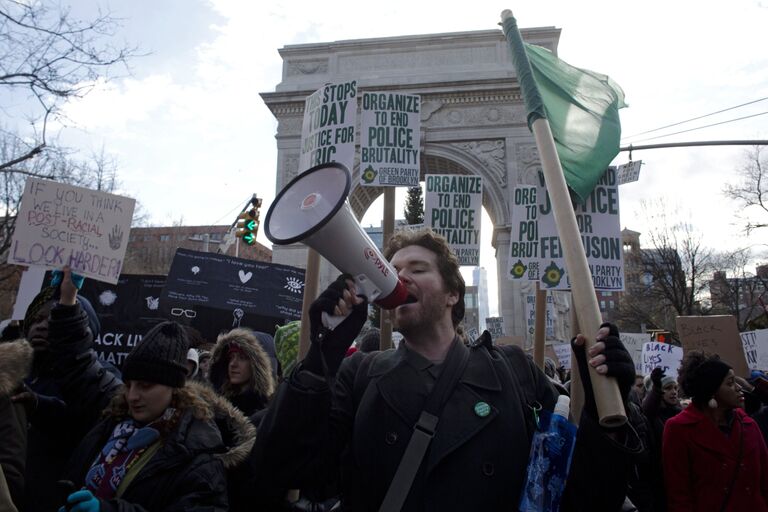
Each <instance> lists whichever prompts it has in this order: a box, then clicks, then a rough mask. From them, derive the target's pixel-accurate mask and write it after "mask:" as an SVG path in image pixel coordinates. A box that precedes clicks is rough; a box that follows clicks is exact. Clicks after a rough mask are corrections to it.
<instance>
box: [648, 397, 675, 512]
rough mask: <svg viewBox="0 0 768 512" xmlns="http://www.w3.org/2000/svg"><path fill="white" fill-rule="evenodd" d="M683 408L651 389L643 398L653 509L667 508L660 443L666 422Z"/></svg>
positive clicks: (662, 511)
mask: <svg viewBox="0 0 768 512" xmlns="http://www.w3.org/2000/svg"><path fill="white" fill-rule="evenodd" d="M682 410H683V408H682V407H680V406H671V405H669V404H667V403H665V402H664V399H663V398H662V394H661V393H660V392H658V391H657V390H656V389H653V388H652V389H651V390H650V391H648V393H646V395H645V398H644V399H643V414H645V417H646V418H647V419H648V424H649V425H650V428H651V430H650V435H651V438H650V440H649V441H650V442H649V443H648V446H649V452H650V464H651V473H650V474H651V482H650V483H651V486H650V489H651V491H652V497H653V501H652V503H653V511H654V512H664V511H665V510H667V493H666V489H665V485H664V467H663V463H662V456H661V444H662V439H663V436H664V425H665V424H666V422H667V421H668V420H669V419H670V418H673V417H675V416H677V415H678V414H680V412H681V411H682Z"/></svg>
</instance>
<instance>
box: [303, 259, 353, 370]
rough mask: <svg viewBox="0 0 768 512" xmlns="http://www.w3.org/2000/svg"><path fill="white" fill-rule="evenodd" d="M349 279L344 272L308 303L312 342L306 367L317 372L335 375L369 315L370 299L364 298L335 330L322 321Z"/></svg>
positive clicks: (339, 297)
mask: <svg viewBox="0 0 768 512" xmlns="http://www.w3.org/2000/svg"><path fill="white" fill-rule="evenodd" d="M347 280H353V278H352V276H350V275H349V274H342V275H340V276H339V277H338V279H336V281H334V282H333V283H331V285H330V286H329V287H328V288H327V289H326V290H325V291H324V292H323V293H321V294H320V296H319V297H318V298H317V299H315V301H314V302H313V303H312V305H311V306H310V307H309V325H310V327H309V330H310V339H311V341H312V345H311V346H310V348H309V351H308V352H307V357H306V358H305V359H304V365H303V368H304V369H306V370H309V371H311V372H313V373H317V374H320V375H322V374H327V375H335V374H336V372H337V371H338V369H339V366H340V365H341V361H342V360H343V359H344V356H345V355H346V353H347V349H348V348H349V347H350V345H352V342H354V341H355V338H356V337H357V335H358V334H360V329H362V328H363V324H365V322H366V320H367V319H368V301H367V300H365V297H364V296H362V295H360V296H359V297H362V298H363V299H364V300H363V301H362V302H361V303H360V304H357V305H355V306H353V307H352V311H351V312H350V313H349V315H348V316H347V317H346V318H345V319H344V321H342V322H341V323H340V324H339V325H337V326H336V327H335V328H334V329H333V330H331V329H328V328H327V327H326V326H325V325H323V320H322V315H323V313H324V312H325V313H328V314H329V315H333V310H334V308H335V307H336V306H337V305H338V304H339V300H340V299H342V298H343V297H344V290H346V289H347Z"/></svg>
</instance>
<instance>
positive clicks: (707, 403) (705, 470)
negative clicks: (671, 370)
mask: <svg viewBox="0 0 768 512" xmlns="http://www.w3.org/2000/svg"><path fill="white" fill-rule="evenodd" d="M734 377H735V375H734V373H733V369H732V368H731V367H730V366H728V365H727V364H726V363H724V362H723V361H721V360H720V359H719V358H718V357H717V356H708V355H705V354H704V353H702V352H698V351H692V352H690V353H688V354H687V355H686V357H685V359H684V360H683V363H682V366H681V367H680V373H679V376H678V380H679V381H680V385H681V386H682V388H683V392H684V393H685V394H686V395H687V396H689V397H691V398H692V403H691V404H690V405H689V406H688V407H687V408H686V409H685V410H684V411H683V412H681V413H680V414H678V415H677V416H675V417H673V418H671V419H669V420H668V421H667V423H666V425H665V427H664V440H663V446H662V457H663V463H664V481H665V483H666V488H667V501H668V505H669V507H668V510H669V512H682V511H685V512H694V511H695V512H708V511H712V512H722V511H733V512H736V511H746V510H749V511H751V512H768V450H766V447H765V442H764V441H763V436H762V435H761V433H760V429H759V428H758V426H757V424H756V423H755V422H754V421H753V420H752V419H751V418H750V417H749V416H747V415H746V414H745V413H744V411H743V410H742V408H741V407H742V406H743V403H744V398H743V396H742V394H741V390H740V388H739V387H738V384H737V383H736V381H735V378H734Z"/></svg>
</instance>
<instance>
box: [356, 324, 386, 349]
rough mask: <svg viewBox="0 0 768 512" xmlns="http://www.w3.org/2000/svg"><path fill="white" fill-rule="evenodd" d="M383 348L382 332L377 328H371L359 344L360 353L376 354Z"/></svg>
mask: <svg viewBox="0 0 768 512" xmlns="http://www.w3.org/2000/svg"><path fill="white" fill-rule="evenodd" d="M380 346H381V331H379V329H377V328H376V327H371V328H369V329H368V330H367V331H365V334H363V336H362V337H361V338H360V341H359V342H358V344H357V350H359V351H360V352H364V353H367V352H376V351H377V350H379V347H380Z"/></svg>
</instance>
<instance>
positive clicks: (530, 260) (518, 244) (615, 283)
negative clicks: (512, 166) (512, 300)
mask: <svg viewBox="0 0 768 512" xmlns="http://www.w3.org/2000/svg"><path fill="white" fill-rule="evenodd" d="M512 199H513V200H512V219H513V220H512V232H511V240H510V244H509V255H508V260H507V261H508V269H509V271H508V273H507V277H508V278H509V279H511V280H528V281H539V282H540V283H541V284H542V288H545V289H547V290H565V289H568V288H570V281H569V278H568V272H567V269H566V268H565V257H564V255H563V248H562V246H561V245H560V238H559V237H558V235H557V225H556V224H555V218H554V214H553V213H552V207H551V204H550V202H549V195H548V194H547V191H546V188H545V187H544V184H543V183H540V184H539V186H535V187H531V186H518V187H516V188H515V190H514V192H513V193H512ZM574 211H575V213H576V221H577V224H578V227H579V232H580V233H581V241H582V244H583V246H584V250H585V253H586V256H587V262H588V263H589V269H590V272H591V274H592V282H593V284H594V286H595V289H596V290H602V291H623V290H624V251H623V246H622V242H621V223H620V218H619V187H618V184H617V182H616V171H615V169H614V168H612V167H609V168H608V169H607V170H606V171H605V174H604V175H603V177H602V178H601V179H600V181H599V182H598V184H597V186H596V187H595V189H594V190H593V191H592V192H591V193H590V195H589V197H588V198H587V201H586V203H584V204H580V203H578V204H576V205H574Z"/></svg>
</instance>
